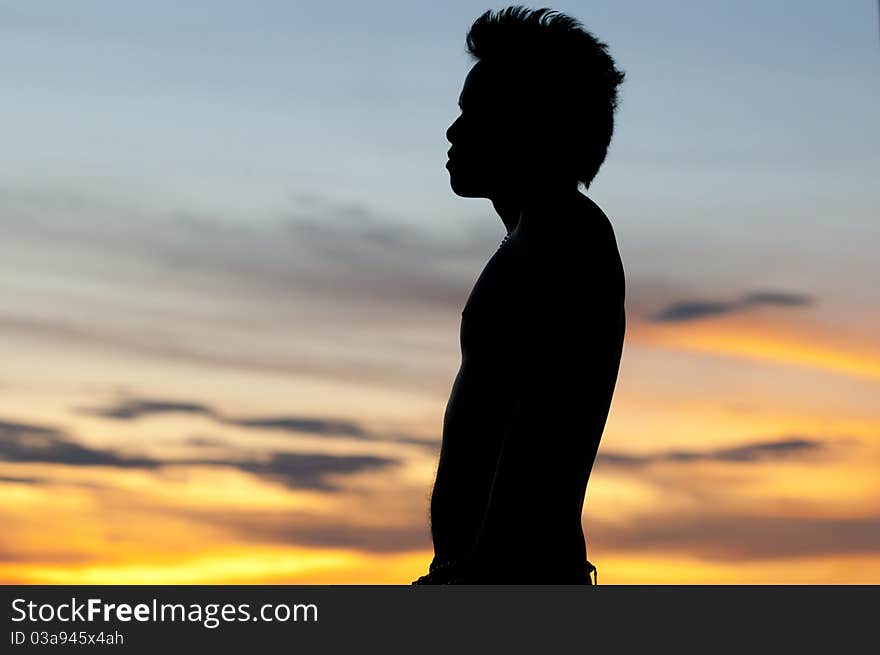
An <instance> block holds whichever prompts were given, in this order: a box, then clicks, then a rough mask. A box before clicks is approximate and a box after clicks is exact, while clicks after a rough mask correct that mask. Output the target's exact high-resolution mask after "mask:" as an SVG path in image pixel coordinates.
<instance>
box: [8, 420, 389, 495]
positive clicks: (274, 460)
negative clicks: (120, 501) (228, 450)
mask: <svg viewBox="0 0 880 655" xmlns="http://www.w3.org/2000/svg"><path fill="white" fill-rule="evenodd" d="M398 461H399V460H397V459H396V458H392V457H386V456H383V457H379V456H364V455H329V454H324V453H295V452H289V451H272V452H270V453H268V454H267V455H264V456H263V457H259V456H258V457H253V456H250V457H248V456H245V455H241V456H240V457H238V458H237V459H230V458H223V459H220V458H217V459H158V458H154V457H145V456H135V455H128V454H123V453H120V452H118V451H115V450H112V449H106V448H94V447H91V446H85V445H82V444H80V443H77V442H76V441H74V440H72V439H71V438H69V437H68V436H67V435H66V434H65V433H63V432H61V431H59V430H57V429H55V428H52V427H48V426H43V425H35V424H27V423H13V422H0V462H8V463H11V464H58V465H63V466H72V467H86V466H96V467H103V468H113V469H123V470H131V469H142V470H156V469H160V468H164V467H170V466H221V467H228V468H234V469H237V470H239V471H242V472H244V473H249V474H251V475H255V476H258V477H261V478H263V479H266V480H270V481H272V482H282V483H283V484H284V485H286V486H288V487H291V488H303V489H312V490H318V491H333V490H335V489H337V488H339V486H338V484H337V482H335V481H334V479H335V478H338V477H340V476H345V475H350V474H354V473H361V472H364V471H373V470H377V469H382V468H388V467H392V466H395V465H397V464H398ZM23 480H24V478H18V479H16V480H12V479H9V480H7V481H8V482H14V481H17V482H21V481H23ZM0 482H2V480H0ZM29 482H30V483H32V484H39V483H40V482H42V481H41V480H38V479H37V478H31V479H29Z"/></svg>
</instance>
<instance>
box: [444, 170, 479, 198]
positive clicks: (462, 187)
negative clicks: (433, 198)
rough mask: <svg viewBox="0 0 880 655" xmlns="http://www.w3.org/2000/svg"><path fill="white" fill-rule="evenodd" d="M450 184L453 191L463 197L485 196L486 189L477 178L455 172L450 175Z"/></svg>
mask: <svg viewBox="0 0 880 655" xmlns="http://www.w3.org/2000/svg"><path fill="white" fill-rule="evenodd" d="M449 186H450V187H451V188H452V192H453V193H454V194H455V195H457V196H461V197H462V198H485V197H487V196H486V191H485V189H483V185H480V184H477V183H476V181H475V180H469V179H467V178H462V177H461V176H458V175H456V174H455V173H450V175H449Z"/></svg>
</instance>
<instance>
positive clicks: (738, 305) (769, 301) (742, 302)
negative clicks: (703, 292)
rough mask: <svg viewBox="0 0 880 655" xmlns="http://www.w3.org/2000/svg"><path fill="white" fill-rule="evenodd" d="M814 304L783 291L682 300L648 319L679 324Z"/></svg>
mask: <svg viewBox="0 0 880 655" xmlns="http://www.w3.org/2000/svg"><path fill="white" fill-rule="evenodd" d="M814 302H815V301H814V299H813V297H812V296H809V295H806V294H801V293H788V292H782V291H753V292H750V293H746V294H743V295H742V296H741V297H740V298H738V299H736V300H705V299H694V300H681V301H677V302H673V303H670V304H669V305H667V306H666V307H664V308H663V309H661V310H660V311H658V312H656V313H654V314H653V315H652V316H650V317H649V319H650V320H651V321H653V322H655V323H682V322H686V321H696V320H699V319H702V318H709V317H713V316H721V315H724V314H733V313H735V312H742V311H746V310H748V309H751V308H752V307H755V306H758V305H773V306H779V307H803V306H806V305H811V304H813V303H814Z"/></svg>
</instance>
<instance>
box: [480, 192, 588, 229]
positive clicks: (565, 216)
mask: <svg viewBox="0 0 880 655" xmlns="http://www.w3.org/2000/svg"><path fill="white" fill-rule="evenodd" d="M585 200H586V198H585V197H584V195H583V194H581V192H580V191H579V190H578V189H577V187H574V188H564V189H554V190H547V191H544V192H541V193H535V194H532V195H530V196H528V197H519V198H512V197H508V198H501V197H499V198H493V199H492V204H493V206H494V207H495V211H496V212H497V213H498V215H499V216H500V217H501V221H502V223H504V227H505V229H506V230H507V234H508V235H510V236H514V231H515V232H516V236H517V238H521V239H525V240H544V239H547V238H559V237H565V236H566V233H567V232H568V231H569V229H570V228H571V227H572V226H573V225H574V224H575V222H573V221H576V220H577V219H578V218H580V217H579V214H582V212H583V209H584V205H585Z"/></svg>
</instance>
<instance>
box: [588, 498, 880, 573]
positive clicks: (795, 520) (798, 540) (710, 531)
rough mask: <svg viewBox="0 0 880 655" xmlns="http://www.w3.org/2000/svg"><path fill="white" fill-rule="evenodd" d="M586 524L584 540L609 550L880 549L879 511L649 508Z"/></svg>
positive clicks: (813, 553)
mask: <svg viewBox="0 0 880 655" xmlns="http://www.w3.org/2000/svg"><path fill="white" fill-rule="evenodd" d="M586 526H587V528H588V529H587V535H588V543H589V545H590V546H592V547H595V548H596V549H601V550H602V551H605V552H609V553H613V552H620V551H626V552H632V551H642V552H652V553H656V552H666V553H683V554H684V553H686V554H692V555H697V556H698V557H701V558H703V559H707V560H722V561H747V560H756V559H757V560H760V559H783V558H791V557H818V556H827V555H856V554H872V553H874V554H876V553H878V552H880V516H868V517H865V518H821V517H794V516H750V515H746V514H737V513H730V512H724V511H718V510H716V509H714V508H710V507H707V508H705V509H703V510H702V511H700V512H698V513H691V514H672V513H659V514H658V513H656V512H655V513H652V514H651V515H645V516H638V517H634V518H632V519H630V520H628V521H626V522H609V523H603V522H601V521H595V520H589V518H588V519H587V521H586Z"/></svg>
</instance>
